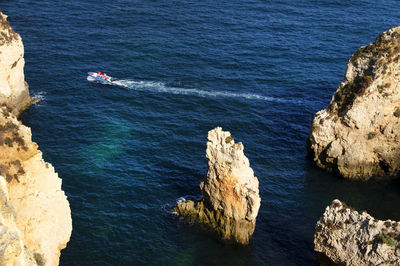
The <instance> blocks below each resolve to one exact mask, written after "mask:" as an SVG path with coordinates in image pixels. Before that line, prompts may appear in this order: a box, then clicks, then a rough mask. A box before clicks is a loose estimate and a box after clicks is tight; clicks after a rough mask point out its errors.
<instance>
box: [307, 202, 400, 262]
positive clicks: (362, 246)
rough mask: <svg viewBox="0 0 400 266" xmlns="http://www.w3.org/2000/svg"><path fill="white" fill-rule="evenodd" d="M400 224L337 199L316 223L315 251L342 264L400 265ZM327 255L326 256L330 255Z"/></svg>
mask: <svg viewBox="0 0 400 266" xmlns="http://www.w3.org/2000/svg"><path fill="white" fill-rule="evenodd" d="M399 241H400V223H398V222H395V221H391V220H386V221H380V220H377V219H374V218H373V217H372V216H371V215H369V214H368V213H366V212H362V213H358V212H357V211H355V210H353V209H352V208H351V207H349V206H347V205H346V204H344V203H342V202H340V201H339V200H334V201H333V202H332V204H331V206H328V207H327V208H326V209H325V213H324V215H323V217H322V218H321V219H320V220H319V221H318V223H317V225H316V233H315V236H314V245H315V251H317V252H319V253H321V254H323V255H324V256H323V257H325V256H326V257H327V258H329V259H330V260H331V261H333V262H334V263H336V264H339V265H400V246H399ZM326 257H325V258H326Z"/></svg>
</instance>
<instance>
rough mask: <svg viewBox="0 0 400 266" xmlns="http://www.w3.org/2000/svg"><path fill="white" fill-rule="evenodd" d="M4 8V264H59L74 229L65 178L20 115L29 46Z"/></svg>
mask: <svg viewBox="0 0 400 266" xmlns="http://www.w3.org/2000/svg"><path fill="white" fill-rule="evenodd" d="M6 18H7V16H5V15H4V14H2V13H1V12H0V105H1V106H0V201H1V206H2V207H1V208H0V236H1V237H0V265H58V263H59V256H60V250H61V249H63V248H65V246H66V244H67V242H68V241H69V238H70V236H71V231H72V220H71V210H70V207H69V203H68V201H67V197H66V196H65V194H64V191H62V190H61V179H60V178H59V177H58V175H57V173H56V172H55V170H54V168H53V167H52V166H51V164H49V163H46V162H44V161H43V159H42V153H41V152H40V150H39V149H38V145H37V144H36V143H35V142H32V135H31V130H30V128H28V127H26V126H24V125H22V123H21V122H20V121H18V120H17V117H16V115H17V114H19V113H20V112H21V111H23V110H24V108H26V107H27V106H29V105H30V103H31V102H32V100H31V98H30V97H29V91H28V86H27V84H26V82H25V80H24V73H23V66H24V58H23V55H24V50H23V45H22V40H21V37H20V36H19V34H17V33H15V32H14V31H13V30H12V28H11V27H10V25H9V24H8V22H7V20H6Z"/></svg>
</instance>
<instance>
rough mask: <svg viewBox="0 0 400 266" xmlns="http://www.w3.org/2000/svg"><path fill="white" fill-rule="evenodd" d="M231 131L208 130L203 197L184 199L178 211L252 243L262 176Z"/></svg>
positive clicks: (221, 234)
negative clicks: (260, 177)
mask: <svg viewBox="0 0 400 266" xmlns="http://www.w3.org/2000/svg"><path fill="white" fill-rule="evenodd" d="M243 149H244V147H243V144H242V143H241V142H238V143H235V141H234V139H233V138H232V137H231V135H230V133H229V132H227V131H222V128H220V127H217V128H215V129H213V130H211V131H209V132H208V141H207V150H206V156H207V158H208V172H207V175H206V176H205V177H204V179H203V181H202V182H201V183H200V189H201V192H202V196H203V197H202V199H201V200H200V201H192V200H188V201H181V202H179V203H178V205H177V206H176V207H175V211H176V212H177V213H178V214H179V215H180V216H181V217H184V218H186V219H187V220H189V221H190V222H194V223H200V224H202V225H204V226H206V227H207V228H209V229H211V230H212V231H214V232H216V233H217V234H218V236H219V237H220V238H221V239H222V240H227V241H233V242H237V243H240V244H248V243H249V240H250V237H251V236H252V234H253V232H254V229H255V225H256V217H257V214H258V210H259V208H260V202H261V199H260V197H259V195H258V179H257V177H255V176H254V172H253V170H252V169H251V168H250V163H249V160H248V159H247V157H246V156H245V155H244V153H243Z"/></svg>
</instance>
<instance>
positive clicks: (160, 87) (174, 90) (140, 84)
mask: <svg viewBox="0 0 400 266" xmlns="http://www.w3.org/2000/svg"><path fill="white" fill-rule="evenodd" d="M112 84H113V85H117V86H121V87H125V88H129V89H133V90H138V91H153V92H161V93H170V94H180V95H193V96H198V97H209V98H218V97H225V98H242V99H249V100H261V101H273V102H282V103H294V102H297V101H296V100H287V99H279V98H275V97H268V96H263V95H259V94H253V93H235V92H229V91H208V90H202V89H184V88H178V87H170V86H166V85H165V83H162V82H152V81H135V80H115V81H113V82H112Z"/></svg>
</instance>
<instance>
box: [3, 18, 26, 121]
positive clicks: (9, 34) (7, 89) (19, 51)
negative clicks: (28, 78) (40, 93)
mask: <svg viewBox="0 0 400 266" xmlns="http://www.w3.org/2000/svg"><path fill="white" fill-rule="evenodd" d="M24 65H25V60H24V46H23V44H22V39H21V36H20V35H19V34H18V33H16V32H15V31H14V30H13V29H12V28H11V26H10V24H9V23H8V21H7V16H6V15H4V14H3V13H2V12H1V11H0V104H5V105H7V106H8V107H10V108H11V110H12V112H13V113H14V114H15V115H18V114H19V113H20V112H21V111H23V110H24V109H25V108H26V107H28V106H29V105H30V104H31V103H32V99H31V98H30V97H29V90H28V84H27V83H26V82H25V77H24Z"/></svg>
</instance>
